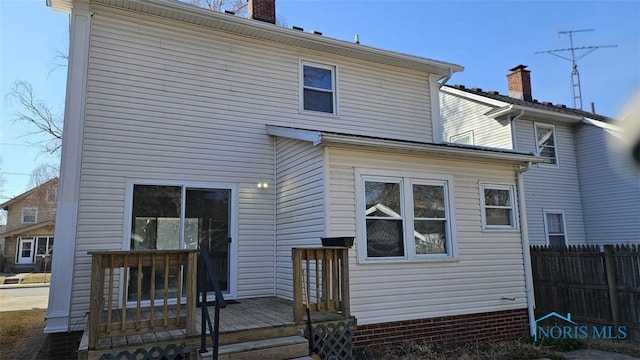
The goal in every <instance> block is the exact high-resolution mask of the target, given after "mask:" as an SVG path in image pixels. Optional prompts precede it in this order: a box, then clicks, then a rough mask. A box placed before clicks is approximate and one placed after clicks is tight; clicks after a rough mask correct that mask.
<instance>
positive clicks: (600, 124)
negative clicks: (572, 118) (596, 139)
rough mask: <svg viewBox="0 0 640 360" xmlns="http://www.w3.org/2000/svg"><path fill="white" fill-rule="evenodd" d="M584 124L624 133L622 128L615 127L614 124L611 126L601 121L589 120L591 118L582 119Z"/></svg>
mask: <svg viewBox="0 0 640 360" xmlns="http://www.w3.org/2000/svg"><path fill="white" fill-rule="evenodd" d="M582 122H583V123H584V124H588V125H591V126H595V127H599V128H602V129H606V130H611V131H615V132H619V133H621V132H622V128H621V127H620V126H617V125H614V124H609V123H606V122H602V121H599V120H594V119H589V118H584V119H582Z"/></svg>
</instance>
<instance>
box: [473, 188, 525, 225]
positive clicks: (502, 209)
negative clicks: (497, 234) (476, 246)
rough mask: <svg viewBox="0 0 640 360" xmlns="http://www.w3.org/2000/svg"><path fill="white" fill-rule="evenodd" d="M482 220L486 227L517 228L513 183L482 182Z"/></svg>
mask: <svg viewBox="0 0 640 360" xmlns="http://www.w3.org/2000/svg"><path fill="white" fill-rule="evenodd" d="M480 189H481V196H482V199H481V200H482V222H483V226H484V228H485V229H504V230H511V229H515V228H516V211H515V205H514V204H515V201H514V194H513V192H514V191H513V185H500V184H481V185H480Z"/></svg>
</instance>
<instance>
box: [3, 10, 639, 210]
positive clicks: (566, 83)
mask: <svg viewBox="0 0 640 360" xmlns="http://www.w3.org/2000/svg"><path fill="white" fill-rule="evenodd" d="M276 6H277V9H276V11H277V13H278V15H279V16H280V17H282V18H284V21H285V22H286V24H287V26H288V27H291V26H294V25H295V26H300V27H303V28H304V29H305V31H309V30H317V31H321V32H322V33H323V34H324V36H328V37H332V38H337V39H342V40H347V41H352V40H353V38H354V35H355V34H359V36H360V42H361V43H362V44H365V45H369V46H374V47H379V48H383V49H386V50H393V51H397V52H402V53H408V54H412V55H417V56H422V57H427V58H431V59H436V60H443V61H447V62H452V63H456V64H459V65H462V66H464V67H465V71H464V72H462V73H458V74H455V75H454V76H453V77H452V78H451V80H449V84H464V85H466V86H468V87H480V88H482V89H484V90H496V91H499V92H500V93H507V82H506V74H507V73H508V70H509V69H510V68H512V67H514V66H516V65H518V64H525V65H528V66H529V70H531V79H532V80H531V81H532V88H533V91H532V92H533V97H534V98H536V99H539V100H541V101H551V102H553V103H560V104H566V105H569V106H570V105H572V97H571V77H570V74H571V63H570V62H568V61H566V60H562V59H559V58H557V57H554V56H551V55H548V54H534V53H535V52H536V51H544V50H552V49H559V48H567V47H569V39H568V37H567V36H558V34H557V30H578V29H594V30H595V31H592V32H584V33H576V34H575V35H574V45H575V46H589V45H610V44H612V45H618V47H617V48H604V49H599V50H597V51H595V52H593V53H591V54H589V55H587V56H586V57H584V58H583V59H581V60H580V61H579V62H578V65H579V67H578V68H579V71H580V75H581V80H582V97H583V102H584V104H585V109H587V108H589V104H590V102H595V107H596V111H597V112H598V113H600V114H603V115H608V116H616V115H617V114H618V112H619V111H620V110H621V108H622V106H623V105H624V104H625V102H626V101H628V100H629V99H630V98H631V97H632V95H633V94H634V93H635V92H637V91H639V87H640V1H637V0H636V1H588V2H587V1H566V2H558V1H493V2H490V1H428V0H423V1H382V0H378V1H376V0H369V1H356V0H323V1H307V0H305V1H302V0H277V1H276ZM68 33H69V32H68V15H67V14H64V13H60V12H56V11H54V10H52V9H51V8H48V7H47V6H46V5H45V0H0V69H1V71H0V156H1V157H2V164H1V168H0V171H1V172H2V173H3V174H4V177H5V179H6V180H7V184H6V185H5V186H4V191H3V192H1V193H0V202H2V201H4V200H6V199H7V197H11V196H15V195H18V194H19V193H21V192H23V191H24V190H26V186H27V184H28V182H29V176H28V174H29V173H30V172H31V170H33V169H34V168H35V167H36V166H37V165H38V164H40V163H42V162H45V161H47V158H46V157H44V156H42V155H39V151H38V150H37V149H35V148H34V147H33V146H30V145H29V143H34V142H36V141H38V140H39V139H38V138H33V137H24V135H25V134H27V133H28V132H29V130H28V129H25V128H24V127H23V126H19V125H17V124H14V123H13V122H12V121H11V118H12V114H14V113H15V112H17V111H20V110H21V109H20V108H19V107H18V106H17V104H12V103H11V102H9V101H7V99H6V96H5V95H6V94H7V93H8V92H9V91H10V89H11V85H12V84H13V82H15V81H16V80H27V81H29V82H30V83H31V84H32V85H33V87H34V89H35V91H36V93H37V95H38V96H39V97H40V98H42V99H43V100H45V101H46V102H47V103H48V104H49V105H50V107H51V108H52V109H53V110H54V111H56V112H58V113H60V114H61V113H62V111H63V108H64V92H65V81H66V69H58V70H54V63H55V62H56V60H55V57H56V55H57V51H58V50H62V51H64V50H65V49H66V46H67V37H68Z"/></svg>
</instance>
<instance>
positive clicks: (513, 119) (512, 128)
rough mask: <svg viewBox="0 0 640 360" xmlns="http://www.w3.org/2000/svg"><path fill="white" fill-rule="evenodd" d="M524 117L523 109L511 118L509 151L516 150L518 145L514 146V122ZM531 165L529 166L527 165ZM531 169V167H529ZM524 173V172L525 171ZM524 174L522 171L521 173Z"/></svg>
mask: <svg viewBox="0 0 640 360" xmlns="http://www.w3.org/2000/svg"><path fill="white" fill-rule="evenodd" d="M522 115H524V109H522V110H520V114H518V115H516V116H514V117H512V118H511V149H513V150H517V149H518V145H517V144H516V120H518V119H520V118H521V117H522ZM529 165H531V164H529ZM529 167H531V166H529ZM525 171H526V170H525ZM523 172H524V171H523Z"/></svg>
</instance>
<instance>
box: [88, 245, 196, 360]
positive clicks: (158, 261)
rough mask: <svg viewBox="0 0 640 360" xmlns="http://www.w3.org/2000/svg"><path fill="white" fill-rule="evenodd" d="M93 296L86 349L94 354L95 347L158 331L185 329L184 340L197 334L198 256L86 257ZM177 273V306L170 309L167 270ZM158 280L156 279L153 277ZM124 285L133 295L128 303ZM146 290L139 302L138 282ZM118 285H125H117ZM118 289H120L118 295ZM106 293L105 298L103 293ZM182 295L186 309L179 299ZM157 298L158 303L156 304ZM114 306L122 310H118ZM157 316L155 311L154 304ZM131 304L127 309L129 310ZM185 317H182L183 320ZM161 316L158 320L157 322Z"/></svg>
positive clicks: (137, 253)
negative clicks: (117, 338) (104, 341)
mask: <svg viewBox="0 0 640 360" xmlns="http://www.w3.org/2000/svg"><path fill="white" fill-rule="evenodd" d="M89 255H91V257H92V264H91V292H90V295H89V298H90V302H89V321H88V326H89V349H95V348H96V346H97V345H98V341H99V340H100V339H103V338H109V337H114V336H129V335H142V334H146V333H150V332H157V331H170V330H175V329H185V331H186V334H187V335H188V336H189V335H195V334H196V320H195V307H196V296H197V289H196V271H195V266H196V263H197V252H196V250H116V251H90V252H89ZM174 266H175V267H178V270H177V271H178V272H177V274H175V275H176V276H175V277H176V278H177V279H183V278H184V280H185V287H184V289H183V287H182V281H181V280H179V281H177V283H176V284H174V285H171V286H175V288H173V289H172V290H171V291H174V290H175V293H176V298H175V304H173V305H171V307H172V308H171V309H170V306H169V298H170V297H172V295H169V291H170V289H169V287H170V285H169V282H168V279H169V277H170V276H173V275H172V274H171V273H170V271H171V270H170V267H174ZM156 275H157V276H156ZM128 279H131V281H132V282H133V283H132V284H133V286H134V289H135V291H136V292H135V293H134V296H133V298H132V299H129V298H128V295H129V294H128V292H129V290H128V289H127V286H128V281H129V280H128ZM143 279H144V281H146V284H147V285H148V286H149V288H148V289H147V290H145V292H147V293H148V298H147V299H143V297H142V282H143ZM121 280H123V281H125V282H127V283H125V284H124V285H123V284H121ZM119 289H122V291H120V290H119ZM105 290H106V292H105ZM183 290H184V293H185V294H186V300H187V301H186V303H184V302H182V299H181V294H182V293H183ZM156 293H158V294H159V295H160V297H157V298H156ZM118 301H120V302H121V304H122V308H121V309H117V305H118ZM156 301H158V302H162V304H158V307H160V308H161V309H160V311H158V312H156V311H155V306H156V304H155V302H156ZM128 302H131V304H130V306H132V308H131V309H128V306H127V305H128V304H127V303H128ZM183 309H184V312H186V314H185V315H186V316H185V315H183ZM157 314H159V315H160V316H158V315H157Z"/></svg>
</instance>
